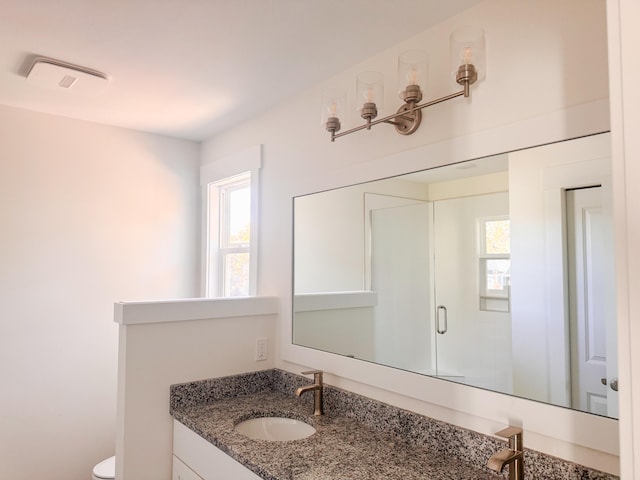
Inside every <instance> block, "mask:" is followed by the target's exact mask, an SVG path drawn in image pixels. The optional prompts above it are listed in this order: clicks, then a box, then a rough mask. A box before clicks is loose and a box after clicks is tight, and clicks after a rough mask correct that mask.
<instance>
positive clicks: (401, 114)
mask: <svg viewBox="0 0 640 480" xmlns="http://www.w3.org/2000/svg"><path fill="white" fill-rule="evenodd" d="M462 96H464V97H468V96H469V87H468V85H467V84H465V89H464V90H460V91H459V92H456V93H452V94H451V95H446V96H444V97H441V98H437V99H435V100H430V101H428V102H424V103H420V104H417V105H416V104H415V102H406V103H404V104H403V105H402V106H401V107H400V109H399V110H398V111H397V112H396V113H393V114H391V115H387V116H386V117H382V118H378V119H377V120H371V119H367V122H366V123H364V124H362V125H359V126H357V127H354V128H351V129H349V130H345V131H344V132H340V133H336V130H333V129H330V128H329V126H328V125H327V130H329V132H330V133H331V141H332V142H333V141H335V139H336V138H340V137H344V136H345V135H349V134H350V133H354V132H358V131H360V130H370V129H371V127H372V126H374V125H377V124H379V123H390V124H392V125H395V127H396V130H397V131H398V133H401V134H403V135H410V134H411V133H413V132H415V131H416V130H417V129H418V127H419V126H420V121H421V120H422V112H421V110H422V109H423V108H427V107H431V106H433V105H437V104H439V103H442V102H446V101H448V100H452V99H454V98H457V97H462ZM398 119H400V121H397V120H398Z"/></svg>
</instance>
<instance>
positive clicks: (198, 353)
mask: <svg viewBox="0 0 640 480" xmlns="http://www.w3.org/2000/svg"><path fill="white" fill-rule="evenodd" d="M277 311H278V302H277V300H276V299H275V298H265V297H262V298H238V299H218V300H211V299H193V300H183V301H180V302H171V303H170V304H167V303H166V302H160V303H154V302H151V303H146V302H145V303H129V304H123V305H117V306H116V321H117V322H118V323H119V324H120V339H119V345H120V348H119V350H120V351H119V369H118V415H117V417H118V419H117V424H118V438H117V441H116V478H118V480H155V479H167V480H168V479H169V478H171V452H172V434H173V428H172V419H171V416H170V415H169V386H170V385H171V384H174V383H183V382H190V381H195V380H203V379H207V378H213V377H222V376H225V375H234V374H237V373H242V372H252V371H257V370H265V369H269V368H273V366H274V358H275V355H274V353H273V351H274V349H273V345H274V343H275V324H276V320H277V316H276V315H275V314H276V313H277ZM256 338H267V356H268V358H267V360H261V361H256V360H255V348H256Z"/></svg>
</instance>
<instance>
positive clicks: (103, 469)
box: [91, 456, 116, 480]
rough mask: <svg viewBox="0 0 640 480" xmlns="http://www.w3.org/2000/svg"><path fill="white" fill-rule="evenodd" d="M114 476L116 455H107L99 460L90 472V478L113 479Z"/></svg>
mask: <svg viewBox="0 0 640 480" xmlns="http://www.w3.org/2000/svg"><path fill="white" fill-rule="evenodd" d="M114 478H116V457H115V456H113V457H109V458H107V459H106V460H103V461H101V462H100V463H99V464H97V465H96V466H95V467H93V472H92V473H91V480H113V479H114Z"/></svg>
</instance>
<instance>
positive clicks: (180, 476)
mask: <svg viewBox="0 0 640 480" xmlns="http://www.w3.org/2000/svg"><path fill="white" fill-rule="evenodd" d="M230 478H233V479H234V480H260V477H259V476H257V475H256V474H255V473H253V472H252V471H251V470H249V469H248V468H246V467H244V466H243V465H242V464H240V463H238V462H237V461H235V460H234V459H233V458H231V457H230V456H229V455H227V454H226V453H224V452H223V451H222V450H220V449H218V448H216V447H215V446H213V445H212V444H211V443H209V442H207V441H206V440H205V439H204V438H202V437H201V436H200V435H198V434H197V433H195V432H193V431H191V430H189V429H188V428H187V427H185V426H184V425H182V424H181V423H180V422H178V421H177V420H174V421H173V475H172V480H228V479H230Z"/></svg>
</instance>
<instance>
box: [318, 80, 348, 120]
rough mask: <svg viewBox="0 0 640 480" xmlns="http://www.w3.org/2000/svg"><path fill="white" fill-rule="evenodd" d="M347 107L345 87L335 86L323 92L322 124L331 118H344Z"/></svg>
mask: <svg viewBox="0 0 640 480" xmlns="http://www.w3.org/2000/svg"><path fill="white" fill-rule="evenodd" d="M346 107H347V94H346V92H345V91H344V90H343V89H339V88H334V89H329V90H326V91H325V92H323V94H322V117H321V124H322V126H325V125H326V123H327V120H329V119H330V118H337V119H340V118H344V114H345V111H346Z"/></svg>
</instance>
